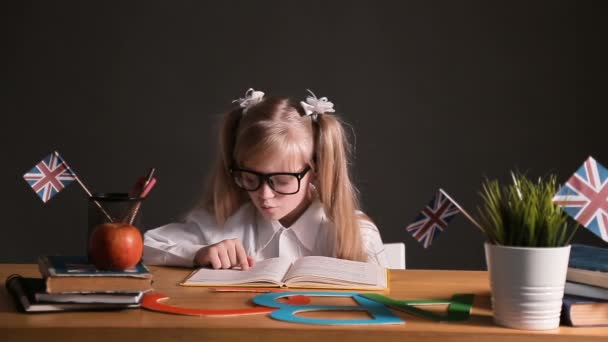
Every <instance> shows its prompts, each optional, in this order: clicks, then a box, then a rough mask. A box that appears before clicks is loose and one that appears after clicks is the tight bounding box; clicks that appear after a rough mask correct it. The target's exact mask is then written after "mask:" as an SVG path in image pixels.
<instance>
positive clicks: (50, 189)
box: [23, 151, 76, 203]
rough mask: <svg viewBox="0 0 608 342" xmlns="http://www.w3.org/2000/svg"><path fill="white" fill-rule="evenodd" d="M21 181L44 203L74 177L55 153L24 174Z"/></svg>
mask: <svg viewBox="0 0 608 342" xmlns="http://www.w3.org/2000/svg"><path fill="white" fill-rule="evenodd" d="M23 179H25V181H26V182H28V184H29V185H30V186H31V187H32V189H34V191H35V192H36V194H37V195H38V197H40V199H41V200H42V202H44V203H46V202H47V201H48V200H50V199H51V198H53V196H55V195H56V194H58V193H59V191H61V190H63V189H64V188H65V187H66V186H67V185H68V184H70V183H72V182H73V181H74V180H75V179H76V175H75V174H74V172H73V171H72V170H71V169H70V168H69V167H68V166H67V164H66V163H65V161H64V160H63V158H61V156H60V155H59V153H57V152H56V151H55V152H53V153H51V154H49V155H48V156H46V157H45V158H44V159H42V161H40V163H38V164H36V166H34V167H33V168H32V169H31V170H29V171H28V172H27V173H26V174H24V175H23Z"/></svg>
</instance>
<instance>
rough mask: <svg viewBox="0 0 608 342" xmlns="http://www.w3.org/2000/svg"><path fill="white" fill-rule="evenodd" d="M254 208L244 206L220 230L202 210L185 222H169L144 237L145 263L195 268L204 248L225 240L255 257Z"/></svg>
mask: <svg viewBox="0 0 608 342" xmlns="http://www.w3.org/2000/svg"><path fill="white" fill-rule="evenodd" d="M253 213H254V209H253V207H252V206H251V205H243V206H241V208H239V210H237V212H236V213H235V214H234V215H232V216H230V217H229V218H228V220H226V222H225V224H224V225H223V226H222V227H219V226H218V224H217V221H216V220H215V216H213V215H212V214H210V213H209V212H207V211H206V210H203V209H196V210H194V211H192V212H191V213H190V214H189V215H188V216H187V218H186V220H185V221H184V222H180V223H170V224H167V225H164V226H161V227H158V228H155V229H152V230H149V231H147V232H146V233H145V234H144V257H143V260H144V263H146V264H148V265H169V266H184V267H192V266H193V265H194V256H195V255H196V252H198V250H199V249H201V248H202V247H205V246H208V245H211V244H215V243H218V242H220V241H223V240H226V239H239V240H240V241H241V242H242V243H243V247H244V248H245V251H246V252H247V254H248V255H254V253H255V246H256V243H255V242H256V229H255V225H254V215H253Z"/></svg>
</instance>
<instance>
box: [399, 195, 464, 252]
mask: <svg viewBox="0 0 608 342" xmlns="http://www.w3.org/2000/svg"><path fill="white" fill-rule="evenodd" d="M459 212H460V210H459V209H458V208H457V206H456V205H454V203H452V201H451V200H450V199H448V198H447V197H446V196H445V195H444V194H443V192H442V191H441V190H439V191H437V194H436V195H435V196H434V197H433V199H431V201H430V202H429V204H428V205H427V206H426V207H425V208H424V209H422V211H421V212H420V214H418V216H417V217H416V218H415V219H414V222H413V223H411V224H410V225H409V226H407V227H406V228H405V230H406V231H408V232H409V233H410V234H412V236H413V237H414V239H416V240H418V242H420V243H421V244H422V246H423V247H424V248H428V247H429V246H430V245H431V243H432V242H433V240H435V239H436V238H437V237H438V236H439V233H441V232H443V231H444V230H445V229H446V228H447V227H448V224H449V223H450V221H451V220H452V219H453V218H454V216H455V215H456V214H458V213H459Z"/></svg>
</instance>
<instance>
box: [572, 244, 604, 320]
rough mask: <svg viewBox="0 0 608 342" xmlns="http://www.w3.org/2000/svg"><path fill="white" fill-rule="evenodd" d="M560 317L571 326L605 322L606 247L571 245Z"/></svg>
mask: <svg viewBox="0 0 608 342" xmlns="http://www.w3.org/2000/svg"><path fill="white" fill-rule="evenodd" d="M562 321H563V323H564V324H567V325H571V326H600V325H605V326H608V248H601V247H593V246H588V245H580V244H573V245H572V248H571V250H570V260H569V263H568V274H567V276H566V287H565V289H564V299H563V308H562Z"/></svg>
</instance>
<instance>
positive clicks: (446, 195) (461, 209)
mask: <svg viewBox="0 0 608 342" xmlns="http://www.w3.org/2000/svg"><path fill="white" fill-rule="evenodd" d="M439 191H440V192H441V193H442V194H443V195H444V196H445V197H447V199H449V200H450V202H452V203H453V204H454V205H455V206H456V208H458V210H460V211H461V212H462V214H463V215H464V216H465V217H466V218H467V219H468V220H469V221H471V223H473V224H474V225H475V226H476V227H477V228H479V230H481V232H482V233H484V234H485V230H484V229H483V228H482V227H481V225H480V224H479V223H478V222H477V221H475V219H474V218H473V216H471V215H469V213H467V211H466V210H464V208H463V207H461V206H460V204H458V202H456V201H454V199H452V197H450V196H449V195H448V194H447V193H446V192H445V191H443V189H441V188H439Z"/></svg>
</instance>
